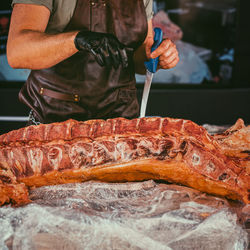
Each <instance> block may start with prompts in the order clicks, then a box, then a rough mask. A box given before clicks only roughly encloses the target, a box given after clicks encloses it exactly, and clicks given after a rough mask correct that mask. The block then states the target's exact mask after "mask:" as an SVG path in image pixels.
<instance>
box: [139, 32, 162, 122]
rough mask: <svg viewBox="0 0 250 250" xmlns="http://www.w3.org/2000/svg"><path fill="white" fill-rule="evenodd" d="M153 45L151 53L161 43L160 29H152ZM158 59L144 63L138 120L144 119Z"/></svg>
mask: <svg viewBox="0 0 250 250" xmlns="http://www.w3.org/2000/svg"><path fill="white" fill-rule="evenodd" d="M154 32H155V34H154V44H153V46H152V48H151V52H153V51H154V50H156V49H157V48H158V46H159V45H160V44H161V42H162V36H163V33H162V30H161V29H160V28H154ZM158 61H159V58H158V57H157V58H154V59H152V58H151V59H150V60H149V61H147V62H145V63H144V64H145V67H146V69H147V73H146V80H145V83H144V88H143V94H142V101H141V109H140V118H142V117H145V114H146V108H147V102H148V96H149V91H150V88H151V83H152V80H153V76H154V73H155V72H156V70H157V65H158Z"/></svg>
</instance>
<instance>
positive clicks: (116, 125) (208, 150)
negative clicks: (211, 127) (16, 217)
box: [0, 117, 250, 205]
mask: <svg viewBox="0 0 250 250" xmlns="http://www.w3.org/2000/svg"><path fill="white" fill-rule="evenodd" d="M237 123H238V124H239V123H240V124H241V126H238V125H237V126H238V127H237V126H236V125H235V126H236V127H235V126H234V129H233V131H232V130H228V131H227V132H225V133H224V134H221V135H215V136H211V135H209V134H208V133H207V131H206V129H205V128H203V127H202V126H199V125H197V124H195V123H194V122H192V121H189V120H183V119H173V118H160V117H151V118H138V119H132V120H127V119H124V118H115V119H108V120H90V121H86V122H79V121H75V120H67V121H65V122H61V123H51V124H41V125H37V126H35V125H34V126H29V127H25V128H21V129H19V130H14V131H11V132H9V133H7V134H3V135H1V136H0V205H3V204H6V203H12V204H13V205H22V204H25V203H27V202H29V196H28V189H29V188H32V187H40V186H45V185H55V184H64V183H74V182H84V181H88V180H99V181H105V182H127V181H130V182H131V181H142V180H149V179H153V180H164V181H167V182H169V183H175V184H181V185H185V186H189V187H192V188H194V189H197V190H200V191H202V192H206V193H209V194H213V195H217V196H223V197H227V198H229V199H233V200H241V201H243V202H244V203H246V204H249V203H250V197H249V196H250V193H249V191H250V172H249V167H247V166H249V165H248V164H249V160H250V159H249V149H246V148H247V147H249V145H250V140H249V134H250V127H249V126H248V127H245V126H244V124H243V122H242V121H241V120H239V121H238V122H237ZM237 123H236V124H237ZM230 131H231V132H230ZM236 135H237V136H236ZM229 136H231V137H230V138H231V139H230V138H229ZM235 138H237V140H238V139H239V141H242V142H238V143H237V142H234V141H233V140H234V139H235ZM229 141H230V143H229ZM225 145H230V150H228V147H229V146H225ZM239 145H241V146H242V145H243V146H242V147H243V148H244V149H243V150H242V148H240V147H239ZM244 145H245V146H244ZM233 147H235V149H233ZM237 147H238V148H239V149H238V150H237V149H236V148H237ZM231 151H233V152H234V154H229V153H228V152H231Z"/></svg>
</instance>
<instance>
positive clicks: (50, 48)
mask: <svg viewBox="0 0 250 250" xmlns="http://www.w3.org/2000/svg"><path fill="white" fill-rule="evenodd" d="M76 34H77V31H75V32H68V33H61V34H55V35H52V34H46V33H44V32H39V31H33V30H22V31H20V32H19V34H18V36H17V37H16V38H15V39H9V41H8V44H7V57H8V61H9V64H10V66H11V67H13V68H27V69H43V68H48V67H51V66H53V65H55V64H57V63H59V62H61V61H63V60H64V59H66V58H68V57H70V56H72V55H73V54H75V53H76V52H77V51H78V50H77V49H76V47H75V45H74V38H75V36H76ZM10 35H11V34H10Z"/></svg>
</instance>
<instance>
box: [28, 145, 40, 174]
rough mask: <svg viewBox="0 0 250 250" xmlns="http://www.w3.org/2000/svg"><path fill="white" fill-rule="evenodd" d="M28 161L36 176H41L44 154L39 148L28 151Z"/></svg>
mask: <svg viewBox="0 0 250 250" xmlns="http://www.w3.org/2000/svg"><path fill="white" fill-rule="evenodd" d="M27 156H28V161H29V164H30V166H31V168H32V169H33V172H34V173H35V174H40V173H41V169H42V162H43V152H42V150H41V149H39V148H29V149H27Z"/></svg>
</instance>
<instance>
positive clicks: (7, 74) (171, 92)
mask: <svg viewBox="0 0 250 250" xmlns="http://www.w3.org/2000/svg"><path fill="white" fill-rule="evenodd" d="M248 2H249V1H243V0H155V1H154V4H153V9H154V17H153V25H154V26H155V27H160V28H162V30H163V33H164V37H165V38H169V39H171V40H172V41H174V42H175V43H176V46H177V49H178V52H179V56H180V62H179V63H178V65H177V66H176V67H175V68H173V69H170V70H159V71H158V72H157V73H156V74H155V75H154V78H153V83H152V86H151V92H150V95H149V100H148V107H147V112H146V115H147V116H169V117H174V118H183V119H189V120H193V121H194V122H196V123H198V124H200V125H202V124H205V123H206V124H214V125H231V124H233V123H235V121H236V120H237V119H238V118H242V119H243V120H244V121H245V123H246V124H250V73H249V72H250V48H249V44H250V38H249V31H250V27H249V26H250V25H249V24H250V20H249V17H248V15H249V14H248V12H249V9H250V8H249V7H250V6H249V3H248ZM10 16H11V1H10V0H4V1H1V3H0V134H2V133H5V132H8V131H10V130H13V129H17V128H20V127H23V126H25V124H26V121H27V117H28V113H29V110H28V108H27V107H26V106H24V105H23V104H21V103H20V102H19V100H18V92H19V90H20V88H21V87H22V85H23V84H24V82H25V80H26V79H27V77H28V75H29V70H27V69H15V70H14V69H12V68H11V67H10V66H9V65H8V62H7V59H6V41H7V37H8V27H9V22H10ZM136 80H137V89H138V99H139V100H141V96H142V90H143V85H144V80H145V76H143V75H136Z"/></svg>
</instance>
